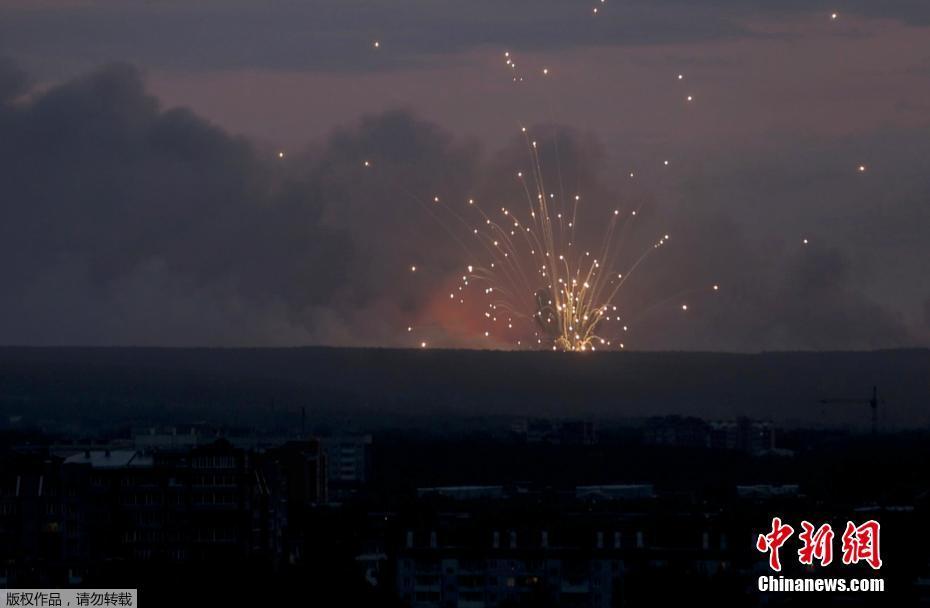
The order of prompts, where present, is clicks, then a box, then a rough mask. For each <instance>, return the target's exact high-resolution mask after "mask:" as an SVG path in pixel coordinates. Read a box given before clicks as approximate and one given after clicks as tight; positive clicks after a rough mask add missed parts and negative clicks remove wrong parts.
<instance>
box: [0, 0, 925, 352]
mask: <svg viewBox="0 0 930 608" xmlns="http://www.w3.org/2000/svg"><path fill="white" fill-rule="evenodd" d="M595 8H596V9H597V11H596V12H595V10H594V9H595ZM505 53H509V55H506V56H505ZM508 59H509V60H510V61H511V62H512V63H516V64H517V66H518V67H517V68H512V67H511V65H510V64H508V63H507V60H508ZM543 70H546V73H545V74H544V73H543ZM515 79H516V82H515ZM524 126H525V127H527V129H528V132H529V133H531V136H530V137H531V138H532V140H533V141H538V142H539V154H540V159H541V161H540V166H541V167H542V172H543V175H544V176H545V178H546V179H547V180H548V183H549V184H551V188H552V192H553V193H558V196H559V197H561V198H566V197H568V196H570V195H571V194H574V193H580V195H581V196H582V200H583V201H584V202H583V215H584V217H585V218H586V221H585V222H584V223H583V222H581V221H580V220H579V236H578V239H577V240H578V242H579V244H585V246H588V245H587V244H586V243H594V245H591V246H590V247H591V248H596V247H597V244H598V243H600V241H599V240H598V239H599V238H600V236H599V229H601V228H603V225H604V222H603V221H602V220H601V219H599V218H604V217H606V216H607V215H608V214H609V213H611V212H612V210H614V209H619V210H621V211H622V212H623V213H624V214H627V213H628V212H629V211H630V210H637V211H638V216H637V218H636V221H635V225H634V226H633V227H632V229H631V230H629V232H628V233H626V234H625V235H624V243H625V244H624V249H623V252H624V253H623V254H622V256H621V261H620V263H621V265H623V266H625V267H626V266H629V265H630V263H632V262H633V261H635V259H637V256H638V255H639V252H640V251H643V250H646V249H648V248H650V247H652V245H653V244H654V243H655V242H656V239H661V238H662V237H663V236H664V235H665V234H670V235H671V238H669V239H668V240H667V242H665V243H664V244H663V246H662V248H661V250H660V251H657V252H655V254H654V255H652V256H651V257H650V258H649V259H648V260H647V262H646V263H644V264H643V266H642V267H641V268H639V269H637V271H636V273H637V274H636V275H635V276H631V277H630V280H629V283H628V284H627V285H625V286H624V288H623V290H622V292H621V293H620V295H619V296H618V298H617V299H616V300H614V301H612V302H611V304H616V305H618V306H619V307H620V309H621V311H622V313H623V314H624V317H623V319H624V320H623V324H626V323H627V322H628V321H627V319H631V321H629V323H630V327H629V331H627V332H620V331H619V330H618V331H617V333H618V334H619V336H620V337H618V338H616V339H614V340H613V342H612V344H611V345H610V348H617V347H618V345H619V344H620V340H622V341H623V343H624V345H625V347H626V348H627V349H673V350H740V351H758V350H775V349H818V350H827V349H864V348H887V347H904V346H926V345H927V344H928V342H930V4H928V3H926V2H923V1H919V0H901V1H883V2H875V1H867V0H861V1H853V0H837V1H836V2H834V3H826V2H811V1H806V0H805V1H801V0H781V1H774V0H769V1H754V2H746V1H737V0H707V1H686V0H623V1H620V0H606V2H600V1H599V0H563V1H555V0H514V1H501V0H497V1H491V0H470V1H467V2H463V1H458V2H447V1H444V0H429V1H427V0H421V1H412V0H392V1H390V2H388V1H381V2H375V1H368V2H361V1H354V0H335V1H330V0H318V1H313V0H311V1H307V0H303V1H290V0H288V1H283V0H282V1H275V0H263V1H257V0H252V1H245V0H202V1H198V2H181V1H176V0H149V1H145V2H138V1H134V0H128V1H125V2H112V1H109V0H107V1H104V0H0V166H2V171H0V343H2V344H26V345H63V344H69V345H70V344H81V345H165V346H169V345H179V346H180V345H204V346H213V345H223V346H271V345H304V344H331V345H342V346H404V347H420V346H421V344H424V343H425V344H427V345H428V346H429V347H475V348H511V347H513V346H514V345H515V341H516V340H517V339H520V340H521V345H523V346H524V347H525V346H529V343H530V341H529V340H528V339H527V338H528V336H530V335H532V333H533V327H534V323H533V321H532V320H531V319H513V325H516V326H517V327H516V328H508V327H507V326H506V325H507V320H505V319H504V318H503V317H504V315H501V319H499V320H498V321H492V320H491V319H489V318H487V317H486V316H485V315H484V312H485V308H482V306H484V305H485V304H482V302H484V300H482V297H483V295H485V294H483V293H481V288H479V287H478V286H477V285H476V284H475V283H476V281H471V283H472V284H471V285H470V286H469V289H470V290H474V293H473V294H472V293H471V292H469V291H466V292H465V293H466V294H467V296H462V299H463V300H467V301H466V302H465V303H464V304H462V303H461V302H460V301H459V292H458V291H457V289H458V285H459V284H460V281H459V280H460V279H461V278H462V276H461V275H463V273H465V272H466V271H465V268H466V266H467V265H468V264H471V263H474V264H478V263H482V260H481V259H480V258H481V254H480V253H477V254H476V253H475V251H474V249H473V248H472V249H470V247H471V246H470V245H468V244H464V245H463V243H462V241H463V239H464V240H467V239H468V237H469V236H470V232H471V224H469V223H468V222H467V221H466V222H464V223H463V224H462V225H459V224H458V223H457V221H456V220H455V217H458V215H455V216H454V217H453V216H450V215H448V213H447V211H446V210H445V208H446V206H451V207H450V208H452V209H459V210H460V211H461V213H462V214H463V215H464V214H465V213H466V212H467V209H464V206H465V205H466V201H467V200H468V199H469V198H474V199H475V200H477V201H479V203H481V204H484V205H486V206H487V207H486V208H487V209H489V210H494V211H495V212H499V211H500V209H501V208H502V207H508V208H509V207H510V206H514V207H516V206H517V205H519V204H520V202H521V200H523V201H525V199H522V198H521V197H523V196H524V195H523V191H522V187H521V185H520V183H519V181H518V180H517V179H516V173H517V172H518V171H531V167H530V165H531V164H532V163H531V160H530V159H531V153H529V152H528V149H527V147H528V146H527V141H528V139H527V138H525V136H524V135H523V134H522V132H521V127H524ZM366 164H367V166H366ZM556 183H558V186H556V185H555V184H556ZM435 198H438V199H439V202H435ZM456 206H458V207H456ZM524 208H525V204H524ZM455 213H456V214H458V213H459V211H456V212H455ZM443 214H446V215H443ZM450 218H451V219H450ZM466 224H467V225H466ZM582 224H583V226H582ZM413 267H416V271H415V272H414V271H412V268H413ZM714 285H718V286H719V290H713V289H712V286H714ZM450 294H452V295H454V296H455V297H453V298H450ZM523 312H525V313H526V314H532V312H533V311H532V310H529V311H523ZM485 332H487V333H488V335H487V336H485ZM599 346H600V343H599ZM605 348H607V346H606V345H605Z"/></svg>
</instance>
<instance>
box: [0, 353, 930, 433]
mask: <svg viewBox="0 0 930 608" xmlns="http://www.w3.org/2000/svg"><path fill="white" fill-rule="evenodd" d="M873 384H876V385H878V386H879V390H880V392H881V396H882V398H883V399H885V400H886V402H887V403H886V404H885V405H884V406H883V408H882V411H883V413H882V418H883V421H882V424H883V425H884V426H885V427H886V428H892V427H916V426H919V427H924V426H927V425H928V424H930V410H928V406H930V351H928V350H922V349H921V350H890V351H875V352H822V353H821V352H781V353H760V354H722V353H696V352H662V353H646V352H643V353H637V352H622V353H589V354H584V355H579V354H561V353H549V352H500V351H442V350H391V349H338V348H287V349H209V348H204V349H173V348H19V347H6V348H0V408H2V409H0V413H2V415H3V416H4V418H6V417H8V416H29V417H39V418H48V417H52V418H55V419H62V418H64V419H67V418H68V417H69V416H73V417H76V418H88V417H89V418H91V419H93V418H95V417H109V416H111V415H119V416H120V417H121V418H127V419H131V417H132V416H133V415H134V414H135V413H138V412H143V413H145V414H146V415H149V414H152V413H155V414H156V415H158V416H162V417H164V418H165V419H166V420H169V421H170V420H172V419H173V418H180V417H183V416H189V415H192V413H196V414H197V415H209V416H210V417H211V418H218V419H223V418H224V417H232V419H233V420H240V421H244V422H247V421H248V420H250V419H252V418H254V417H255V416H260V415H262V414H261V412H265V411H268V410H269V408H270V410H271V411H274V410H275V409H276V408H277V410H279V411H280V410H285V409H287V410H289V411H293V410H295V408H296V409H299V408H300V407H306V408H307V411H308V412H309V414H310V415H311V416H313V417H315V418H321V417H322V418H327V417H328V418H332V417H336V418H339V419H355V420H372V421H376V420H378V419H379V418H383V417H390V416H403V417H421V416H435V417H437V419H436V422H435V424H436V425H442V424H444V423H445V422H447V421H450V420H451V419H452V418H455V417H466V416H468V417H474V416H490V415H554V416H593V417H597V418H601V419H619V418H625V417H640V416H649V415H659V414H670V413H678V414H691V415H697V416H702V417H705V418H715V417H731V416H737V415H748V416H752V417H756V418H769V419H774V420H777V421H780V422H788V423H791V422H800V423H804V424H817V425H820V424H829V425H846V424H849V423H854V424H859V423H861V424H862V425H863V426H864V425H865V424H866V423H867V419H868V412H867V409H868V408H867V407H866V406H864V405H863V406H862V407H861V408H860V407H858V406H822V405H820V404H819V403H818V400H819V399H820V398H823V397H860V396H861V397H866V396H868V394H869V392H870V391H871V387H872V385H873Z"/></svg>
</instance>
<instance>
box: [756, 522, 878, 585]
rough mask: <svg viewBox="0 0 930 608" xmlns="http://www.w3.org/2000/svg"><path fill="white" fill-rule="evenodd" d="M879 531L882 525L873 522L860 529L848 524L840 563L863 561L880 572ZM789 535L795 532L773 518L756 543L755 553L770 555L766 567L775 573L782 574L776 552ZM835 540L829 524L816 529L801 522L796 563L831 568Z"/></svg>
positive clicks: (808, 523)
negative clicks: (756, 551) (766, 531)
mask: <svg viewBox="0 0 930 608" xmlns="http://www.w3.org/2000/svg"><path fill="white" fill-rule="evenodd" d="M880 531H881V525H880V524H879V523H878V522H877V521H875V520H874V519H870V520H869V521H867V522H865V523H864V524H861V525H859V526H857V525H856V524H854V523H853V522H851V521H850V522H847V523H846V531H845V532H843V539H842V540H843V563H844V564H846V565H849V564H858V563H859V562H860V561H864V562H866V563H867V564H868V565H869V566H871V567H872V568H873V569H875V570H878V569H879V568H881V567H882V558H881V552H880V550H879V532H880ZM792 534H794V528H792V527H791V526H790V525H789V524H784V523H782V520H781V518H780V517H773V518H772V531H771V532H769V533H768V534H760V535H759V538H758V539H757V540H756V549H757V550H758V551H759V552H760V553H768V554H769V567H770V568H771V569H772V570H774V571H776V572H780V571H781V558H780V555H779V550H780V549H781V548H782V546H783V545H784V544H785V542H787V540H788V539H789V538H791V535H792ZM834 536H835V535H834V533H833V528H832V527H831V526H830V524H823V525H821V526H820V527H817V526H815V525H814V524H812V523H810V522H809V521H802V522H801V532H800V533H799V534H798V540H800V541H801V548H800V549H798V561H799V562H800V563H802V564H805V565H808V566H809V565H813V563H814V560H817V561H818V562H820V565H821V566H828V565H830V563H832V562H833V538H834Z"/></svg>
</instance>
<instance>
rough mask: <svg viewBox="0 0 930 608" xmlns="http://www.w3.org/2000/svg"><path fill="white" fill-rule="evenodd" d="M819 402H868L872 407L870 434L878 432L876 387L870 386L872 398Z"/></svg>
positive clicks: (861, 403)
mask: <svg viewBox="0 0 930 608" xmlns="http://www.w3.org/2000/svg"><path fill="white" fill-rule="evenodd" d="M820 403H824V404H840V405H865V404H868V406H869V407H870V408H872V435H875V434H877V433H878V404H879V403H880V402H879V400H878V387H877V386H873V387H872V398H871V399H821V400H820Z"/></svg>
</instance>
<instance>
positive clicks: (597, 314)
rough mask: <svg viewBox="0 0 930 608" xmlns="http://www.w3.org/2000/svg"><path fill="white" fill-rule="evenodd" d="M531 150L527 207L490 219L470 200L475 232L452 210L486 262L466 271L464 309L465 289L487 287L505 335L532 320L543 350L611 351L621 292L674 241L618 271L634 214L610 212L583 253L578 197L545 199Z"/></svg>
mask: <svg viewBox="0 0 930 608" xmlns="http://www.w3.org/2000/svg"><path fill="white" fill-rule="evenodd" d="M523 132H524V133H526V130H525V129H524V131H523ZM527 147H528V149H529V152H530V157H531V160H532V163H531V165H532V176H531V177H530V178H527V177H526V176H525V175H524V174H523V173H522V172H520V173H517V179H518V180H519V181H520V184H521V186H522V189H523V192H524V194H525V198H526V200H525V207H522V204H521V208H520V209H511V208H509V207H501V208H500V210H499V211H495V212H494V213H493V215H492V214H489V213H487V212H485V211H484V210H483V209H482V208H481V206H480V205H478V204H477V203H476V202H475V201H474V199H469V200H468V201H467V205H466V206H467V207H468V208H469V209H470V210H474V212H475V213H477V214H479V216H480V219H481V222H480V223H479V225H478V226H479V227H472V224H471V223H469V222H468V221H467V220H466V219H465V218H464V217H462V216H460V215H458V214H457V213H455V212H454V211H453V210H451V209H449V212H450V213H453V215H455V217H456V219H457V220H458V221H459V222H461V223H462V224H464V225H466V226H469V227H471V232H472V234H473V236H474V237H475V238H476V239H477V241H478V243H479V245H478V247H479V251H480V252H481V253H483V255H479V256H477V257H483V258H484V259H486V260H487V262H486V263H485V264H483V265H476V264H472V265H469V266H467V271H468V272H467V274H465V275H463V276H462V277H461V284H460V286H459V293H460V294H462V295H460V296H459V297H460V302H461V303H464V295H463V294H464V293H465V291H466V289H467V288H468V286H469V285H470V284H471V283H476V284H479V285H481V286H482V287H483V291H484V295H485V296H486V297H487V299H488V303H487V309H486V311H485V313H484V316H485V317H486V319H487V320H488V321H491V322H494V323H501V324H504V323H505V324H506V326H507V329H508V330H510V329H513V326H514V323H515V322H517V323H519V322H521V321H522V322H524V323H525V322H527V321H529V324H530V325H531V326H532V327H533V329H534V333H535V336H536V343H537V345H538V346H543V347H546V348H549V347H551V348H552V349H553V350H562V351H588V350H591V351H593V350H596V349H597V348H598V347H601V346H608V347H609V346H610V345H611V343H612V340H613V338H612V337H611V336H612V335H614V334H616V333H619V332H622V331H626V330H627V329H628V326H626V325H623V323H622V321H621V317H620V315H619V314H618V313H617V305H616V304H615V300H616V298H617V295H618V293H619V292H620V290H621V288H622V286H623V284H624V283H625V282H626V280H627V279H628V278H629V277H630V275H631V274H632V273H633V271H635V270H636V268H637V267H638V266H639V265H640V264H641V263H642V262H643V261H644V260H645V259H646V258H647V257H648V256H649V255H650V254H651V253H652V252H653V251H655V250H656V249H658V248H660V247H661V246H662V245H664V244H665V243H666V242H667V241H668V239H669V235H664V236H663V237H662V238H660V239H658V241H656V242H655V243H654V244H653V245H652V246H651V247H649V248H648V249H647V250H646V251H645V252H644V253H642V254H641V255H640V256H639V257H638V258H636V260H635V261H634V262H633V263H632V264H631V265H630V266H629V268H628V269H627V270H626V271H625V272H620V271H619V269H618V266H619V264H620V260H619V258H620V254H621V244H622V243H623V242H624V238H623V233H624V231H625V229H626V228H627V227H628V226H629V224H630V223H631V221H632V220H633V219H634V218H635V217H636V211H635V210H633V211H631V212H629V213H623V214H621V212H620V211H619V210H614V211H613V212H611V213H609V217H608V218H607V219H606V223H605V229H604V234H603V239H602V241H601V242H600V244H599V245H598V247H597V248H596V249H595V250H593V251H592V250H591V249H586V248H585V247H584V243H583V242H580V239H581V238H582V237H581V235H580V233H579V231H578V230H577V226H578V220H579V210H580V207H581V197H580V196H578V195H575V196H573V197H571V198H570V200H568V201H566V200H563V199H562V198H561V197H557V196H556V195H555V194H554V193H551V192H548V191H547V189H546V186H545V183H544V180H543V171H542V166H541V162H540V159H539V154H538V150H537V144H536V142H535V141H530V139H529V136H527ZM449 297H450V298H455V297H456V295H455V293H450V294H449ZM683 310H687V307H684V308H683ZM612 326H616V328H614V327H612ZM485 335H486V336H489V335H490V332H485ZM521 343H522V341H517V344H518V345H520V344H521ZM620 347H621V348H622V344H621V346H620Z"/></svg>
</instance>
